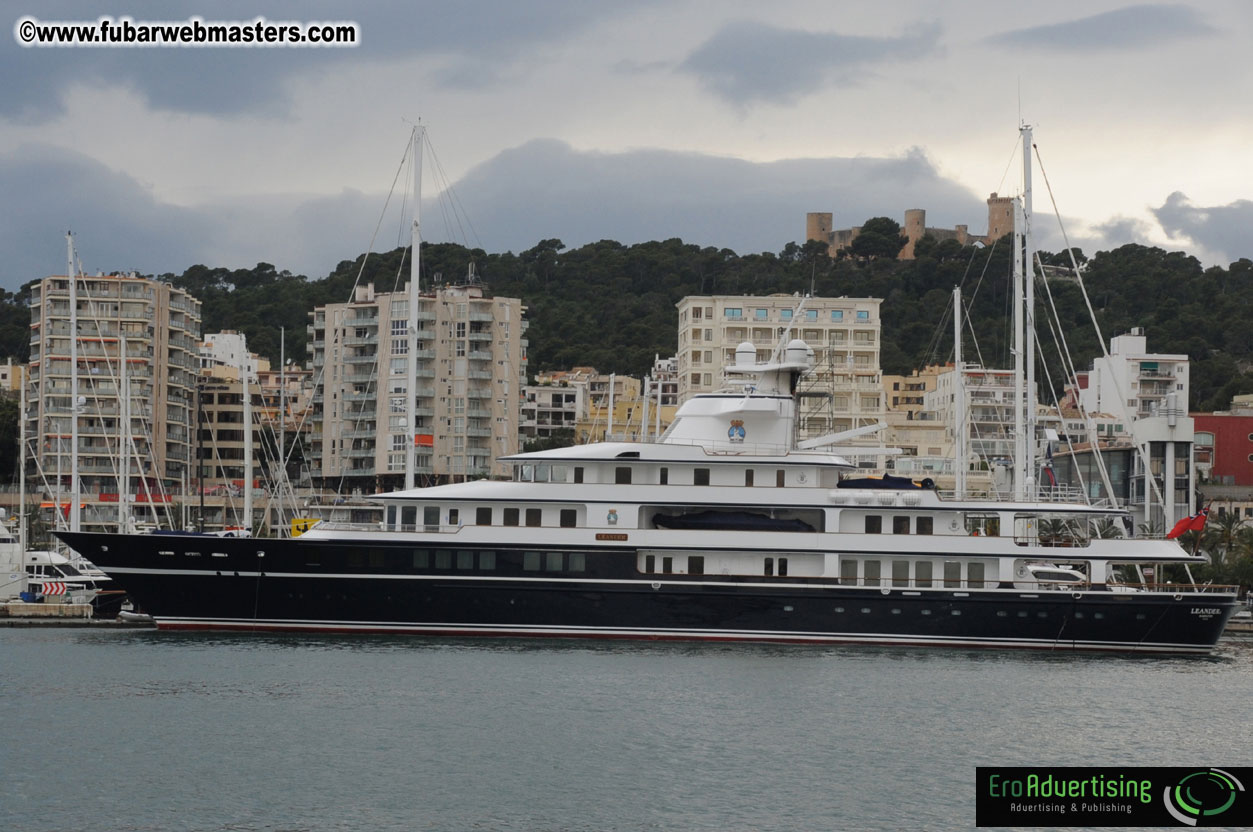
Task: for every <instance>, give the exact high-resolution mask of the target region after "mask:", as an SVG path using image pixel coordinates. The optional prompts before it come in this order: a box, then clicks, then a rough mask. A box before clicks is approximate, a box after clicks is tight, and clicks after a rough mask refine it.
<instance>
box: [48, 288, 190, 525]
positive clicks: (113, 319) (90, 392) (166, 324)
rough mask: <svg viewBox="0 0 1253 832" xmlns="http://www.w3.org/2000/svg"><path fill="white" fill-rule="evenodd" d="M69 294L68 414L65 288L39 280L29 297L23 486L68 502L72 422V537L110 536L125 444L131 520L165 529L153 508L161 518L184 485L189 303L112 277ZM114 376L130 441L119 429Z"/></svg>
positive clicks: (167, 291)
mask: <svg viewBox="0 0 1253 832" xmlns="http://www.w3.org/2000/svg"><path fill="white" fill-rule="evenodd" d="M75 291H76V294H77V301H78V338H77V354H78V360H77V363H78V373H77V376H78V396H79V399H80V401H79V403H78V407H77V408H74V407H73V405H74V402H73V401H72V392H71V391H72V382H71V358H70V351H71V343H70V341H71V339H70V281H69V279H68V278H66V277H55V276H54V277H46V278H44V279H43V280H42V281H40V282H39V285H37V286H34V287H32V289H31V353H30V368H29V369H30V402H29V409H28V420H29V423H28V436H30V437H31V447H32V449H33V450H35V453H34V456H33V458H32V459H29V460H28V465H29V468H28V470H27V477H28V481H30V482H34V483H37V485H35V486H34V490H38V489H39V488H40V487H43V489H44V491H45V494H47V495H48V496H49V497H51V498H54V502H55V501H57V500H59V501H60V502H62V504H65V503H67V502H68V501H69V499H70V497H69V495H70V488H71V481H72V478H71V466H70V460H71V446H70V441H71V436H72V433H73V424H72V422H71V419H77V427H78V430H77V432H78V471H79V475H80V478H81V482H80V494H81V499H82V505H83V511H82V515H81V517H82V520H81V525H82V528H84V529H96V530H102V529H108V530H116V529H117V526H118V522H119V518H118V515H119V511H118V508H117V502H118V496H119V493H120V489H119V480H121V479H122V477H121V475H120V473H119V469H118V466H119V464H120V460H121V457H122V455H123V454H122V436H123V434H127V435H129V436H130V447H131V462H130V471H129V476H128V477H127V478H126V479H127V482H128V485H129V487H128V488H127V489H126V493H127V494H128V495H130V501H131V502H132V506H133V508H132V511H131V516H132V517H134V518H135V519H136V520H138V521H140V522H148V521H156V520H158V519H160V520H161V521H162V524H163V525H168V523H166V522H165V521H166V519H167V518H166V517H165V511H164V509H162V507H163V506H164V507H170V506H172V505H173V504H174V503H175V502H176V501H177V500H178V499H179V498H178V497H177V495H178V494H179V493H180V492H181V491H182V487H183V484H184V482H185V481H187V480H189V479H190V478H192V477H194V472H193V471H192V455H191V444H192V427H193V417H194V410H193V408H194V395H195V387H196V370H197V368H198V366H199V358H198V356H197V342H198V341H199V338H200V301H198V300H196V299H195V298H194V297H192V296H191V295H189V294H187V293H186V292H183V291H181V290H179V289H175V288H174V287H172V286H171V285H170V284H168V283H163V282H161V281H156V280H147V279H144V278H138V277H128V276H123V275H98V276H96V277H79V278H78V279H77V280H76V287H75ZM123 340H125V343H126V353H125V361H123V360H122V341H123ZM123 365H125V368H126V376H127V379H128V381H129V384H128V386H129V391H130V395H129V396H128V397H126V398H127V399H128V400H129V410H130V414H129V415H130V425H129V426H127V427H129V430H126V429H125V428H124V426H123V425H122V424H121V423H122V421H123V419H122V411H123V407H122V399H123V396H122V394H121V390H122V388H123V384H122V372H123ZM75 410H77V413H75ZM58 483H59V484H58Z"/></svg>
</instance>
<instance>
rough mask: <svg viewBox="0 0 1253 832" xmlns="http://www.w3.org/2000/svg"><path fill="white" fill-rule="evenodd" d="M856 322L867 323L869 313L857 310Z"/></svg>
mask: <svg viewBox="0 0 1253 832" xmlns="http://www.w3.org/2000/svg"><path fill="white" fill-rule="evenodd" d="M857 320H859V321H868V320H870V313H869V312H867V311H866V310H865V309H858V310H857Z"/></svg>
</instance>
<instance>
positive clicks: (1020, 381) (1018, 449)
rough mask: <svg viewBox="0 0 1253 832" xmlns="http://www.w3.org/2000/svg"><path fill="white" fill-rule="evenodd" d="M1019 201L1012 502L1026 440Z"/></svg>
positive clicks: (1021, 484)
mask: <svg viewBox="0 0 1253 832" xmlns="http://www.w3.org/2000/svg"><path fill="white" fill-rule="evenodd" d="M1022 225H1023V216H1022V200H1021V199H1020V198H1018V197H1015V198H1014V252H1013V255H1014V499H1015V500H1022V499H1024V494H1025V488H1026V477H1025V476H1024V473H1025V466H1026V460H1027V450H1026V446H1027V441H1026V433H1024V430H1025V425H1024V420H1023V387H1024V385H1025V376H1024V373H1023V343H1022V342H1023V329H1022V309H1023V269H1022Z"/></svg>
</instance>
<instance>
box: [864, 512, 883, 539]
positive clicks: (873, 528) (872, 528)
mask: <svg viewBox="0 0 1253 832" xmlns="http://www.w3.org/2000/svg"><path fill="white" fill-rule="evenodd" d="M882 533H883V518H882V517H880V516H879V515H877V514H867V515H866V534H882Z"/></svg>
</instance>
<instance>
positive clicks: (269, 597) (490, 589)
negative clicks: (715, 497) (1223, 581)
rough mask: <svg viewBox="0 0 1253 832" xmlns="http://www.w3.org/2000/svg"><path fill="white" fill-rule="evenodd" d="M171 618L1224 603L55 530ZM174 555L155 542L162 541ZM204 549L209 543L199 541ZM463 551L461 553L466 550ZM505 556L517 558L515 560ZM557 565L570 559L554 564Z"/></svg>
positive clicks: (942, 630)
mask: <svg viewBox="0 0 1253 832" xmlns="http://www.w3.org/2000/svg"><path fill="white" fill-rule="evenodd" d="M60 536H61V537H62V538H63V539H64V540H65V541H66V542H67V543H69V544H70V545H71V546H72V547H73V548H74V549H75V550H76V551H79V552H82V553H83V554H84V555H85V556H86V557H88V558H89V559H90V560H91V561H92V562H93V563H96V564H97V565H98V566H99V567H100V568H101V569H103V570H105V572H107V573H109V574H111V575H113V576H114V577H115V579H117V580H119V581H122V580H124V581H125V585H126V586H127V588H128V590H129V592H130V594H131V595H132V596H133V597H134V598H135V599H136V601H137V602H138V604H139V605H140V606H141V607H142V608H143V610H144V611H145V612H147V613H149V614H151V615H152V616H153V618H154V619H155V621H156V623H157V626H158V627H159V628H161V629H167V630H243V631H304V632H332V633H336V632H340V633H345V632H353V633H411V634H427V635H436V634H438V635H477V636H496V637H499V636H524V637H562V638H627V639H677V640H707V641H761V642H776V643H780V642H782V643H787V642H791V643H866V644H917V645H949V646H992V647H1018V648H1035V649H1049V650H1058V649H1065V650H1114V651H1143V652H1170V653H1204V652H1208V651H1209V650H1210V649H1211V648H1212V647H1213V646H1214V644H1215V643H1216V642H1217V641H1218V638H1219V636H1221V634H1222V631H1223V627H1224V625H1225V623H1226V620H1227V618H1228V617H1230V615H1231V614H1232V613H1233V612H1234V611H1235V609H1236V604H1235V600H1234V598H1233V597H1231V596H1229V595H1220V594H1216V593H1203V592H1192V593H1181V594H1167V593H1149V592H1129V593H1117V592H1106V591H1087V592H1077V593H1076V592H1070V591H1051V592H1049V591H1038V592H1030V593H1028V592H1021V591H1017V590H1013V589H965V590H950V589H908V588H897V587H886V586H885V587H852V586H841V585H839V584H838V583H836V582H833V581H829V580H824V579H813V578H811V579H798V578H786V577H774V578H757V577H728V576H721V575H717V576H715V575H653V574H648V575H644V574H641V573H639V572H637V571H636V568H635V564H636V556H635V552H634V551H633V550H630V549H619V550H616V551H612V550H601V551H595V552H587V553H586V555H585V557H586V565H585V568H584V569H582V570H580V571H578V572H577V573H567V572H561V573H559V574H546V573H543V572H535V571H531V572H524V571H522V566H521V564H522V559H521V552H520V551H518V552H512V551H510V550H505V549H501V550H497V552H496V554H495V555H494V558H493V564H494V568H493V569H492V570H491V571H490V572H482V571H477V570H476V569H474V568H468V569H465V570H462V571H458V570H456V568H455V564H448V565H446V567H445V568H443V569H440V568H439V567H432V568H425V569H419V568H411V567H408V568H406V567H402V566H401V565H400V563H399V561H400V558H401V556H403V557H405V558H408V557H410V556H411V553H412V552H413V544H412V543H406V544H404V545H399V544H388V545H386V546H381V545H378V544H372V545H371V546H369V547H363V546H359V545H352V544H350V543H346V542H331V541H302V540H300V539H295V540H274V539H247V538H238V539H229V538H228V539H221V538H218V539H215V540H213V541H212V543H211V544H206V545H205V551H203V552H200V553H197V554H194V555H192V554H188V553H187V552H186V551H184V550H185V549H189V548H192V546H194V545H199V544H189V543H187V542H186V541H183V542H180V543H178V544H177V545H172V544H171V541H170V539H169V538H168V537H165V538H162V537H154V536H143V535H140V536H118V535H97V534H86V533H80V534H71V533H61V534H60ZM175 549H176V550H177V551H174V553H173V554H164V555H163V554H159V553H160V552H162V551H166V552H169V551H171V550H175ZM209 549H212V551H209ZM467 554H469V553H467ZM514 555H517V558H516V561H515V559H514V557H513V556H514ZM566 563H569V561H566Z"/></svg>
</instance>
